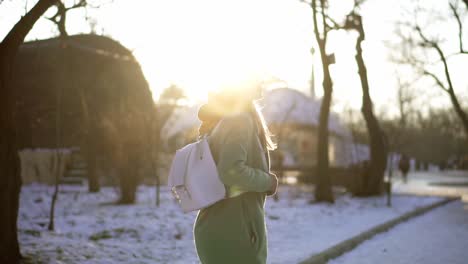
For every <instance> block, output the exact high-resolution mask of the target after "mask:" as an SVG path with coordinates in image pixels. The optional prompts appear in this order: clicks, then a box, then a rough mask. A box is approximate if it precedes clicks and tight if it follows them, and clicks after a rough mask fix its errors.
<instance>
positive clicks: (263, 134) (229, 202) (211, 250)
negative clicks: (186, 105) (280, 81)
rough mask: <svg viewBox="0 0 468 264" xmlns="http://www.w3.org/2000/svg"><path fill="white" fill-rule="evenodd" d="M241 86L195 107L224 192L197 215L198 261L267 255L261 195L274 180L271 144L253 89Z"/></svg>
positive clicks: (254, 259)
mask: <svg viewBox="0 0 468 264" xmlns="http://www.w3.org/2000/svg"><path fill="white" fill-rule="evenodd" d="M251 90H255V89H251ZM242 91H243V92H242V93H239V92H237V93H232V91H231V92H224V93H220V94H217V95H213V96H211V97H210V99H209V101H208V103H207V104H206V105H203V106H202V107H201V108H200V110H199V112H198V116H199V119H200V120H201V121H202V125H201V127H200V136H203V135H207V134H208V135H210V137H209V144H210V148H211V151H212V154H213V157H214V159H215V161H216V163H217V168H218V172H219V176H220V179H221V181H222V182H223V183H224V185H225V187H226V196H227V198H226V199H224V200H221V201H219V202H217V203H216V204H214V205H212V206H210V207H208V208H205V209H202V210H200V211H199V213H198V215H197V219H196V221H195V226H194V236H195V245H196V249H197V253H198V257H199V259H200V261H201V263H203V264H220V263H223V264H224V263H242V264H249V263H255V264H256V263H266V260H267V238H266V227H265V213H264V205H265V198H266V195H273V194H274V193H275V192H276V188H277V185H278V180H277V178H276V176H275V175H273V174H271V173H270V172H269V155H268V150H272V149H274V147H275V145H274V144H273V142H272V141H271V139H270V136H269V132H268V129H267V127H266V125H265V122H264V120H263V117H262V115H261V113H260V112H259V111H258V110H257V108H256V106H255V104H254V101H253V99H255V97H254V94H250V95H249V94H248V93H246V90H245V89H242Z"/></svg>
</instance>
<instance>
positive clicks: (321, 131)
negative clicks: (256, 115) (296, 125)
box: [302, 0, 334, 203]
mask: <svg viewBox="0 0 468 264" xmlns="http://www.w3.org/2000/svg"><path fill="white" fill-rule="evenodd" d="M302 2H305V3H307V4H308V5H309V6H310V7H311V8H312V17H313V21H314V36H315V40H316V41H317V45H318V47H319V52H320V58H321V61H322V71H323V97H322V103H321V105H320V116H319V127H318V134H317V142H318V144H317V184H316V190H315V200H316V201H318V202H330V203H333V202H334V198H333V193H332V190H331V179H330V168H329V167H330V161H329V157H328V144H329V143H328V136H329V131H328V119H329V116H330V105H331V100H332V93H333V82H332V78H331V74H330V65H332V64H333V63H334V55H333V54H331V55H329V54H327V52H326V46H327V40H328V33H329V32H330V31H331V30H333V29H334V28H333V27H332V26H330V25H329V21H327V18H328V16H327V9H328V1H326V0H311V1H310V2H307V1H304V0H302ZM319 20H320V21H319Z"/></svg>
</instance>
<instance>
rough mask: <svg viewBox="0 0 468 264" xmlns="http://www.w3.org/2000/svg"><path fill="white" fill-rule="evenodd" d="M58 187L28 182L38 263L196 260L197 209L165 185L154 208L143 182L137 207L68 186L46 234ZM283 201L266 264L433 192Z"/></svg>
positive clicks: (272, 209) (28, 216)
mask: <svg viewBox="0 0 468 264" xmlns="http://www.w3.org/2000/svg"><path fill="white" fill-rule="evenodd" d="M52 190H53V189H52V187H47V186H45V185H38V184H33V185H27V186H23V188H22V191H21V200H20V213H19V221H18V225H19V234H20V244H21V249H22V253H23V254H24V255H25V256H29V257H30V258H32V259H33V260H34V261H35V262H38V263H198V261H197V256H196V253H195V248H194V244H193V236H192V227H193V221H194V219H195V216H196V213H190V214H183V213H182V212H181V211H180V209H179V208H178V205H177V204H176V202H175V201H174V200H173V199H172V197H171V195H170V192H169V190H168V189H167V188H162V193H161V206H160V207H159V208H157V207H156V206H155V187H149V186H141V187H140V188H139V190H138V195H137V200H138V202H137V204H136V205H125V206H123V205H114V204H113V201H115V200H117V197H118V191H117V189H115V188H111V187H105V188H103V189H102V190H101V192H100V193H97V194H90V193H87V191H86V188H85V187H77V186H62V187H61V192H60V194H59V199H58V203H57V208H56V223H55V224H56V231H55V232H49V231H47V222H48V213H49V204H50V197H51V194H52ZM280 196H281V197H280V201H279V202H274V201H273V199H268V201H267V204H266V216H267V217H266V219H267V227H268V235H269V260H268V263H296V262H299V261H300V260H303V259H305V258H307V257H309V256H310V255H312V254H315V253H318V252H320V251H322V250H324V249H326V248H328V247H330V246H333V245H334V244H336V243H339V242H341V241H343V240H344V239H347V238H350V237H352V236H354V235H357V234H359V233H360V232H362V231H365V230H367V229H369V228H371V227H373V226H375V225H377V224H380V223H383V222H385V221H387V220H390V219H392V218H394V217H396V216H398V215H401V214H403V213H405V212H408V211H410V210H412V209H414V208H416V207H420V206H423V205H427V204H429V203H432V202H435V201H438V200H439V199H440V198H434V197H432V198H431V197H412V196H394V197H393V207H392V208H388V207H386V199H385V197H379V198H368V199H357V198H351V197H350V196H348V195H341V196H339V197H337V201H336V203H335V204H334V205H325V204H312V205H311V204H309V203H308V201H309V200H310V197H311V194H310V192H307V191H304V190H301V189H300V188H299V187H285V186H282V188H281V189H280Z"/></svg>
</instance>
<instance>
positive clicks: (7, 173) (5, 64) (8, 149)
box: [0, 0, 55, 263]
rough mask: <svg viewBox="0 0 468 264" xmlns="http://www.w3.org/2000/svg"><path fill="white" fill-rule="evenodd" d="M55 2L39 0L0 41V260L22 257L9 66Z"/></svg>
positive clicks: (14, 261)
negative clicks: (38, 21)
mask: <svg viewBox="0 0 468 264" xmlns="http://www.w3.org/2000/svg"><path fill="white" fill-rule="evenodd" d="M54 2H55V1H53V0H40V1H39V2H38V3H37V4H36V5H35V6H34V7H33V8H32V9H31V10H30V11H29V12H28V13H27V14H26V15H25V16H23V17H22V18H21V19H20V21H19V22H18V23H16V25H15V26H14V27H13V28H12V29H11V31H10V32H9V33H8V35H7V36H6V37H5V39H4V40H3V41H2V43H1V44H0V131H2V133H0V145H1V146H2V147H1V148H0V175H1V176H0V203H1V205H2V207H1V210H0V263H18V262H19V259H20V257H21V254H20V250H19V244H18V234H17V226H16V221H17V219H18V208H19V192H20V189H21V176H20V162H19V156H18V149H17V145H16V129H15V123H14V106H15V100H14V97H13V93H12V90H13V87H11V75H12V66H13V62H14V59H15V56H16V53H17V51H18V49H19V46H20V45H21V43H23V41H24V38H25V37H26V35H27V34H28V32H29V31H30V30H31V28H32V27H33V25H34V24H35V23H36V21H37V20H38V19H39V18H40V17H41V15H42V14H44V12H45V11H46V10H47V9H48V8H49V7H50V6H52V5H53V4H54Z"/></svg>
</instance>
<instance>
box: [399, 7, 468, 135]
mask: <svg viewBox="0 0 468 264" xmlns="http://www.w3.org/2000/svg"><path fill="white" fill-rule="evenodd" d="M461 3H462V2H461V0H453V1H449V3H448V4H447V7H448V11H449V15H450V18H445V19H446V20H453V21H454V22H456V25H457V31H458V36H457V41H456V42H457V47H448V46H447V45H445V44H446V43H444V39H443V38H441V36H437V35H436V36H434V35H431V34H430V33H429V32H430V29H431V28H430V26H425V27H423V26H422V25H421V24H422V23H421V22H420V20H419V16H420V15H421V13H423V12H425V10H423V8H422V7H421V6H417V8H415V9H414V10H413V11H411V13H410V16H412V19H411V20H409V21H400V22H399V23H398V30H397V33H398V35H399V37H400V40H401V43H400V44H401V45H402V46H403V48H398V49H395V50H398V51H399V53H400V54H397V55H395V57H394V60H395V61H396V62H397V63H401V64H407V65H411V66H412V68H413V69H414V70H415V72H416V73H417V74H418V75H420V76H423V77H427V78H429V79H432V81H433V82H434V83H435V85H436V86H437V87H439V88H440V89H441V91H443V92H444V93H446V94H447V95H448V97H449V99H450V101H451V103H452V106H453V109H454V111H455V113H456V114H457V116H458V117H459V119H460V121H461V123H462V124H463V128H464V130H465V134H466V137H467V140H468V114H467V112H466V109H464V106H463V105H462V104H461V103H460V100H459V98H458V96H457V94H456V92H455V87H454V83H453V81H452V79H453V76H452V74H453V73H452V72H451V70H450V67H451V66H450V64H449V59H451V58H452V57H455V56H466V55H467V54H468V50H467V48H466V47H465V46H464V40H465V39H464V35H463V33H464V29H463V26H464V23H463V22H464V18H465V17H466V14H467V11H468V4H467V1H466V0H465V1H464V3H465V6H464V7H460V5H461ZM425 15H426V16H429V15H431V14H428V13H427V12H426V13H425ZM450 48H451V49H452V50H449V49H450ZM453 51H454V52H453ZM433 58H435V59H436V61H431V59H433Z"/></svg>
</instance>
